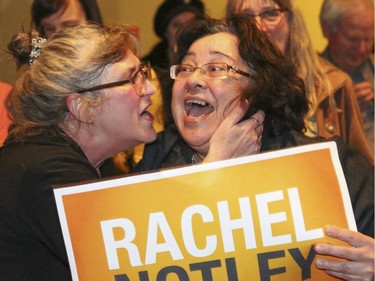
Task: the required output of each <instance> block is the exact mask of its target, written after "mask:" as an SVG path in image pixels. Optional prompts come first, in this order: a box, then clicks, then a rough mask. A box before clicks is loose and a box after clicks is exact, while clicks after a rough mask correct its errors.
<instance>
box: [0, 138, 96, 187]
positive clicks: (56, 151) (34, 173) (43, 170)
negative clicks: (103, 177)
mask: <svg viewBox="0 0 375 281" xmlns="http://www.w3.org/2000/svg"><path fill="white" fill-rule="evenodd" d="M21 159H22V160H21ZM0 165H1V169H2V170H7V171H8V173H9V174H8V175H5V177H8V176H9V177H12V176H16V177H17V176H18V177H20V178H23V179H22V180H23V181H27V179H29V180H31V182H35V179H43V180H39V181H38V183H36V182H35V185H38V184H41V185H43V184H44V185H46V186H47V185H49V186H51V185H54V184H56V185H57V184H66V183H71V182H78V181H86V180H92V179H96V178H98V174H97V173H96V170H95V168H94V167H93V166H92V165H91V164H90V162H89V161H88V159H87V158H86V156H85V155H84V153H83V152H82V151H81V149H80V148H79V147H78V146H77V145H76V144H75V143H73V142H70V141H68V140H64V139H62V138H61V137H57V136H36V137H32V138H30V139H29V140H26V141H24V142H22V143H19V142H12V141H11V140H10V141H9V142H7V143H6V144H5V146H4V147H3V148H2V149H1V153H0ZM16 171H18V172H16ZM15 173H18V175H15Z"/></svg>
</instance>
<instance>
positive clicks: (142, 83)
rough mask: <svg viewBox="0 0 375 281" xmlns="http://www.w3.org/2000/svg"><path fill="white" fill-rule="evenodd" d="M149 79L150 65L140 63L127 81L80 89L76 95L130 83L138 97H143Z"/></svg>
mask: <svg viewBox="0 0 375 281" xmlns="http://www.w3.org/2000/svg"><path fill="white" fill-rule="evenodd" d="M150 77H151V67H150V63H148V62H147V63H142V64H141V65H140V66H139V69H138V70H137V71H136V72H135V73H134V75H133V76H132V78H130V79H127V80H121V81H117V82H112V83H107V84H102V85H97V86H94V87H91V88H87V89H82V90H79V91H77V93H79V94H82V93H86V92H93V91H98V90H103V89H108V88H113V87H117V86H122V85H125V84H129V83H131V84H132V85H133V87H134V89H135V91H136V92H137V94H138V95H139V96H143V95H144V94H145V93H146V92H147V83H146V80H147V79H149V78H150Z"/></svg>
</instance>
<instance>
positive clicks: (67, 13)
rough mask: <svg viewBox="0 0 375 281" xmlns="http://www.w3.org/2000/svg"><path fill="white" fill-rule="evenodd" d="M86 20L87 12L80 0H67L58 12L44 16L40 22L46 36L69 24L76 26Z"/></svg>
mask: <svg viewBox="0 0 375 281" xmlns="http://www.w3.org/2000/svg"><path fill="white" fill-rule="evenodd" d="M85 22H86V14H85V11H84V9H83V7H82V5H81V3H80V2H79V1H78V0H67V3H66V5H63V6H62V7H61V8H60V10H58V11H57V12H56V13H54V14H52V15H50V16H47V17H45V18H43V19H42V20H41V22H40V24H41V26H42V27H43V30H44V34H45V35H46V37H47V38H48V37H50V36H51V35H52V34H53V33H55V32H57V31H59V30H60V29H62V28H64V27H67V26H76V25H79V24H81V23H85Z"/></svg>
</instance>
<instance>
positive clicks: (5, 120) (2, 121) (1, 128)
mask: <svg viewBox="0 0 375 281" xmlns="http://www.w3.org/2000/svg"><path fill="white" fill-rule="evenodd" d="M11 90H12V86H11V85H9V84H7V83H4V82H1V81H0V147H1V146H3V144H4V141H5V139H6V137H7V136H8V127H9V125H10V124H11V123H12V121H11V118H10V117H9V114H8V111H7V110H6V107H5V100H6V98H7V96H8V95H9V93H10V91H11Z"/></svg>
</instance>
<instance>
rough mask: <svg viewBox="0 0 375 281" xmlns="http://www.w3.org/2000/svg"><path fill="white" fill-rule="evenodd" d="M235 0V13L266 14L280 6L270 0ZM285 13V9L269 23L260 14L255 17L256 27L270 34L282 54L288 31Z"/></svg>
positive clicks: (284, 49)
mask: <svg viewBox="0 0 375 281" xmlns="http://www.w3.org/2000/svg"><path fill="white" fill-rule="evenodd" d="M237 2H238V5H237V7H236V14H248V15H252V16H255V15H260V14H264V15H267V13H268V15H273V14H274V12H273V10H275V9H280V8H281V7H280V6H279V5H278V4H276V3H275V2H273V1H272V0H241V1H240V0H238V1H237ZM287 13H288V12H287V11H284V12H282V13H281V14H280V16H279V17H277V19H276V18H275V22H274V23H271V24H267V22H266V21H263V20H262V19H261V17H260V16H256V17H255V20H256V21H257V24H258V27H259V28H260V29H261V30H263V31H264V32H266V33H267V34H268V35H269V36H270V38H271V40H272V41H273V43H274V44H275V45H276V46H277V47H278V48H279V50H280V51H281V52H282V53H283V54H285V52H286V47H287V43H288V39H289V32H290V27H289V22H288V14H287Z"/></svg>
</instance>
